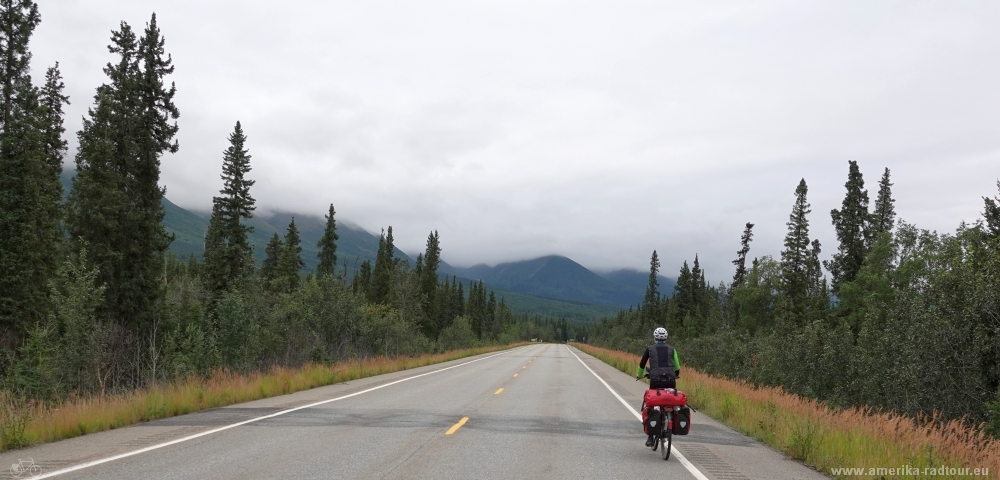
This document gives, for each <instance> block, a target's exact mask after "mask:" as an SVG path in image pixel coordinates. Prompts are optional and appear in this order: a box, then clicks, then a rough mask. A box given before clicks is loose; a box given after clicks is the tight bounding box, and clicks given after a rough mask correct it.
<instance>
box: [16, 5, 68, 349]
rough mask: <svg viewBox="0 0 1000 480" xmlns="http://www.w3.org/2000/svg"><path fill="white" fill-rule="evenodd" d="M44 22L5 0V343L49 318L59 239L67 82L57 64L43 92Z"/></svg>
mask: <svg viewBox="0 0 1000 480" xmlns="http://www.w3.org/2000/svg"><path fill="white" fill-rule="evenodd" d="M40 21H41V17H40V16H39V14H38V6H37V5H36V4H35V3H34V2H33V1H30V0H20V1H17V0H0V82H2V84H0V95H2V97H3V99H2V104H0V108H2V109H3V111H2V112H0V345H4V344H6V346H7V347H9V348H12V347H13V345H15V344H17V343H18V340H17V339H18V338H19V337H21V336H23V334H24V333H26V331H27V327H28V326H29V325H32V324H34V323H36V322H40V321H43V320H44V319H45V317H46V314H47V313H46V312H47V310H48V307H49V306H48V301H47V299H48V282H49V281H50V280H51V279H52V277H53V276H54V275H55V271H56V267H57V264H58V260H57V256H58V249H59V241H60V239H61V234H60V231H59V225H60V220H61V205H60V202H61V200H62V198H61V197H62V185H61V184H60V182H59V175H60V173H61V172H62V158H63V155H64V154H65V151H66V142H65V140H63V138H62V134H63V132H64V128H63V110H62V107H63V104H64V103H68V99H67V97H66V96H65V95H63V94H62V91H63V84H62V79H61V76H60V74H59V70H58V64H57V65H56V66H55V67H52V68H50V69H49V70H48V72H47V73H46V82H45V84H44V86H43V87H42V88H41V89H39V88H37V87H35V86H34V85H33V84H32V81H31V76H30V63H31V52H30V51H29V50H28V43H29V40H30V38H31V35H32V33H33V32H34V29H35V27H37V26H38V24H39V22H40Z"/></svg>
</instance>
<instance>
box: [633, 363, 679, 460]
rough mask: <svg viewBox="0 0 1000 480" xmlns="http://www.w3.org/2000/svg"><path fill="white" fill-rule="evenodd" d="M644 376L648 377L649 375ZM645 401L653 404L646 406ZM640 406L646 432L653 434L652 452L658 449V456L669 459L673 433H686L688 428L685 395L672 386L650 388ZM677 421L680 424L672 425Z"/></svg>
mask: <svg viewBox="0 0 1000 480" xmlns="http://www.w3.org/2000/svg"><path fill="white" fill-rule="evenodd" d="M644 377H645V378H649V375H644ZM636 380H638V379H636ZM647 401H649V402H653V403H654V405H653V406H652V407H647V403H648V402H647ZM640 408H641V411H642V413H643V426H644V427H645V429H646V434H647V435H653V444H652V445H651V448H652V449H653V451H654V452H655V451H656V450H657V449H659V450H660V456H661V457H663V459H664V460H669V459H670V450H671V448H672V446H673V437H674V433H677V434H678V435H686V434H687V432H688V431H689V430H690V421H691V417H690V415H691V414H690V412H689V411H688V410H687V408H688V407H687V395H685V394H684V392H680V391H678V390H676V389H672V388H666V389H661V388H651V389H648V390H646V394H645V395H643V399H642V407H640ZM647 408H648V411H647ZM678 421H679V422H680V424H679V425H674V423H675V422H678ZM675 430H676V432H675Z"/></svg>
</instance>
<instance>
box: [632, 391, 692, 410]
mask: <svg viewBox="0 0 1000 480" xmlns="http://www.w3.org/2000/svg"><path fill="white" fill-rule="evenodd" d="M643 400H644V401H645V402H646V407H647V408H648V407H683V406H684V405H687V402H688V397H687V395H686V394H684V392H681V391H679V390H675V389H673V388H657V389H652V388H651V389H649V390H646V396H645V397H643Z"/></svg>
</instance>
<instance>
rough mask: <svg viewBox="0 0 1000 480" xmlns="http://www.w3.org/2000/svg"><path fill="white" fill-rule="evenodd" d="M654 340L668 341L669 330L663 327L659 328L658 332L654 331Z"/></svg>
mask: <svg viewBox="0 0 1000 480" xmlns="http://www.w3.org/2000/svg"><path fill="white" fill-rule="evenodd" d="M653 338H654V339H656V340H666V339H667V329H666V328H663V327H657V329H656V330H653Z"/></svg>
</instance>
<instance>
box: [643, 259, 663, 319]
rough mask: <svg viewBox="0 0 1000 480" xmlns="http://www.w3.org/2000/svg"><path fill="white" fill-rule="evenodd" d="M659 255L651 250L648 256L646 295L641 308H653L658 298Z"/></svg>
mask: <svg viewBox="0 0 1000 480" xmlns="http://www.w3.org/2000/svg"><path fill="white" fill-rule="evenodd" d="M659 275H660V257H659V256H658V255H657V254H656V250H653V255H651V256H650V257H649V282H648V283H647V284H646V296H645V297H643V300H642V308H644V309H653V308H655V306H656V304H657V302H658V301H659V299H660V279H659Z"/></svg>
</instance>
